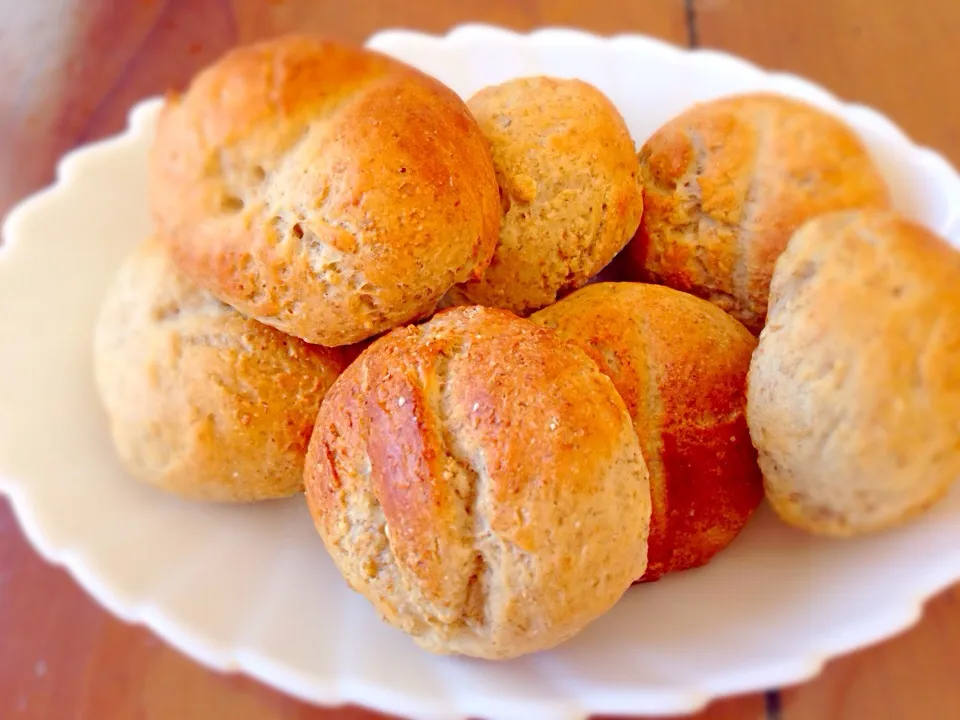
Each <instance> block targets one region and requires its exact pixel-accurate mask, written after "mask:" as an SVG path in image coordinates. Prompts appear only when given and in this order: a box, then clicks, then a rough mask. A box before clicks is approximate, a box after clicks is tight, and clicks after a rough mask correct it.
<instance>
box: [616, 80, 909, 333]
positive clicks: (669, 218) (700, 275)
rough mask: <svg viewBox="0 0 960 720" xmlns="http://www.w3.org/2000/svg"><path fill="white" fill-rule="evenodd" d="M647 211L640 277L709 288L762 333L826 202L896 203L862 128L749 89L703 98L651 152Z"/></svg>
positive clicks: (842, 206) (643, 165)
mask: <svg viewBox="0 0 960 720" xmlns="http://www.w3.org/2000/svg"><path fill="white" fill-rule="evenodd" d="M639 158H640V171H641V178H642V182H643V194H644V214H643V218H642V220H641V223H640V228H639V230H638V232H637V236H636V238H635V239H634V240H633V242H632V243H631V244H630V246H629V249H628V251H627V253H626V255H627V259H628V262H629V265H630V267H631V268H632V274H633V277H635V278H637V279H641V280H648V281H652V282H657V283H661V284H664V285H668V286H670V287H674V288H677V289H678V290H683V291H685V292H690V293H693V294H694V295H698V296H700V297H702V298H704V299H706V300H709V301H710V302H713V303H715V304H716V305H718V306H719V307H721V308H722V309H723V310H726V311H727V312H729V313H730V314H732V315H733V316H734V317H736V318H737V319H738V320H740V321H741V322H742V323H743V324H744V325H746V326H747V327H748V328H749V329H750V330H751V331H753V332H754V333H759V332H760V329H761V328H762V327H763V323H764V319H765V317H766V312H767V293H768V288H769V284H770V276H771V273H772V272H773V265H774V262H775V261H776V259H777V256H778V255H779V254H780V253H781V252H782V251H783V249H784V247H786V244H787V240H788V239H789V237H790V235H791V234H792V233H793V231H794V230H796V229H797V227H799V226H800V225H801V224H802V223H803V222H805V221H806V220H808V219H810V218H813V217H816V216H817V215H820V214H822V213H825V212H831V211H838V210H847V209H859V208H874V209H884V208H887V207H888V206H889V203H890V198H889V191H888V189H887V187H886V184H885V182H884V180H883V178H882V176H881V175H880V172H879V170H878V169H877V167H876V166H875V165H874V162H873V160H872V159H871V157H870V155H869V153H868V152H867V150H866V148H865V146H864V145H863V143H862V142H861V141H860V139H859V138H858V137H857V135H856V134H855V133H854V132H853V130H851V129H850V128H848V127H847V126H846V125H845V124H844V123H843V122H842V121H841V120H839V119H837V118H835V117H833V116H832V115H829V114H828V113H826V112H824V111H822V110H819V109H817V108H815V107H813V106H810V105H807V104H805V103H803V102H800V101H798V100H793V99H790V98H787V97H783V96H778V95H773V94H763V93H761V94H748V95H738V96H733V97H728V98H722V99H719V100H714V101H710V102H705V103H701V104H698V105H695V106H694V107H692V108H691V109H689V110H687V111H686V112H684V113H682V114H680V115H679V116H677V117H676V118H674V119H672V120H670V121H669V122H668V123H666V124H665V125H664V126H663V127H661V128H660V129H659V130H657V132H656V133H654V134H653V136H651V137H650V139H649V140H647V142H646V143H645V144H644V145H643V147H642V149H641V150H640V155H639Z"/></svg>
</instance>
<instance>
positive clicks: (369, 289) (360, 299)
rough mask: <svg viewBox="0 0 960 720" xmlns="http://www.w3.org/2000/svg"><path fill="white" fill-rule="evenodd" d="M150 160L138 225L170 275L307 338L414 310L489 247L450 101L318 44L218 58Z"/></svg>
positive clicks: (273, 45)
mask: <svg viewBox="0 0 960 720" xmlns="http://www.w3.org/2000/svg"><path fill="white" fill-rule="evenodd" d="M150 158H151V162H150V198H151V207H152V211H153V216H154V219H155V222H156V224H157V227H158V228H159V231H160V235H161V236H162V237H163V238H164V240H165V242H166V243H167V245H168V247H169V248H170V251H171V254H172V256H173V258H174V260H175V261H176V262H177V264H178V265H179V266H180V267H181V269H182V270H183V271H184V272H185V273H186V274H187V275H188V276H189V277H190V278H191V279H193V280H194V282H196V283H197V284H199V285H201V286H202V287H204V288H205V289H206V290H208V291H209V292H211V293H213V294H214V295H215V296H216V297H217V298H219V299H220V300H222V301H223V302H226V303H228V304H230V305H232V306H234V307H235V308H237V309H238V310H240V311H241V312H242V313H244V314H245V315H248V316H251V317H254V318H256V319H258V320H260V321H261V322H264V323H266V324H269V325H272V326H274V327H277V328H279V329H281V330H283V331H284V332H287V333H289V334H292V335H296V336H298V337H301V338H303V339H305V340H307V341H309V342H314V343H319V344H323V345H330V346H333V345H345V344H351V343H355V342H358V341H360V340H363V339H365V338H368V337H371V336H373V335H375V334H377V333H379V332H382V331H384V330H387V329H390V328H393V327H395V326H396V325H398V324H401V323H403V322H407V321H410V320H414V319H417V318H420V317H422V316H425V315H428V314H429V313H431V312H432V311H433V309H434V307H435V306H436V303H437V301H438V300H439V299H440V298H441V297H442V295H443V294H444V293H445V292H446V291H447V290H448V289H449V288H450V287H451V286H452V285H454V284H455V283H457V282H461V281H464V280H467V279H469V278H472V277H476V276H478V275H479V274H480V273H482V271H483V270H484V268H485V267H486V266H487V264H488V263H489V261H490V257H491V255H492V253H493V249H494V245H495V244H496V240H497V233H498V230H499V223H500V205H499V199H498V194H497V185H496V177H495V175H494V171H493V165H492V161H491V158H490V153H489V150H488V148H487V146H486V143H485V141H484V139H483V136H482V135H481V133H480V130H479V128H478V127H477V125H476V123H475V121H474V120H473V118H472V117H471V115H470V113H469V111H468V110H467V108H466V106H465V105H464V103H463V102H462V101H461V100H460V99H459V98H458V97H457V96H456V94H455V93H453V91H451V90H450V89H449V88H447V87H445V86H444V85H442V84H441V83H440V82H438V81H436V80H434V79H432V78H430V77H428V76H426V75H424V74H423V73H420V72H419V71H417V70H414V69H413V68H411V67H409V66H407V65H404V64H402V63H400V62H398V61H396V60H393V59H391V58H388V57H386V56H384V55H380V54H377V53H374V52H371V51H368V50H363V49H359V48H352V47H349V46H344V45H339V44H337V43H334V42H330V41H326V40H323V39H320V38H315V37H310V36H296V35H295V36H286V37H281V38H278V39H272V40H267V41H264V42H261V43H256V44H252V45H248V46H244V47H241V48H238V49H236V50H233V51H231V52H229V53H227V54H226V55H225V56H224V57H223V58H221V59H220V60H219V61H218V62H216V63H215V64H213V65H212V66H210V67H209V68H207V69H206V70H204V71H203V72H201V73H200V74H199V75H197V77H196V78H195V79H194V80H193V82H192V83H191V85H190V87H189V88H188V89H187V90H186V92H185V93H184V94H182V95H171V96H170V97H169V98H168V99H167V102H166V104H165V106H164V108H163V110H162V112H161V115H160V119H159V122H158V126H157V133H156V138H155V141H154V145H153V148H152V151H151V156H150Z"/></svg>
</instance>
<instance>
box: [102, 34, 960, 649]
mask: <svg viewBox="0 0 960 720" xmlns="http://www.w3.org/2000/svg"><path fill="white" fill-rule="evenodd" d="M149 170H150V173H149V179H150V206H151V209H152V213H153V218H154V224H155V228H154V234H153V237H152V238H151V239H149V240H146V241H145V242H143V243H142V244H140V245H139V246H138V247H137V249H136V250H135V251H134V252H133V253H132V254H131V256H130V258H129V259H128V260H127V261H126V262H125V263H124V264H123V266H122V267H121V268H120V270H119V271H118V273H117V276H116V278H115V281H114V283H113V284H112V286H111V287H110V288H109V289H108V291H107V293H106V297H105V299H104V303H103V307H102V311H101V315H100V319H99V323H98V326H97V329H96V337H95V340H94V344H95V358H94V359H95V374H96V381H97V388H98V390H99V393H100V396H101V399H102V401H103V405H104V408H105V410H106V413H107V417H108V422H109V426H110V434H111V438H112V440H113V443H114V445H115V448H116V451H117V455H118V457H119V458H120V460H121V462H122V463H123V465H124V467H126V469H127V470H128V471H129V473H130V474H131V475H132V476H133V477H135V478H137V479H139V480H141V481H143V482H144V483H146V484H149V485H151V486H154V487H157V488H160V489H163V490H165V491H168V492H171V493H174V494H177V495H180V496H182V497H185V498H190V499H196V500H208V501H221V502H224V501H232V502H237V501H254V500H268V499H273V498H282V497H286V496H289V495H295V494H297V493H299V492H301V491H302V490H304V489H305V497H306V502H307V505H308V507H309V511H310V513H311V515H312V518H313V521H314V523H315V525H316V528H317V531H318V533H319V536H320V539H319V540H318V542H317V545H318V548H319V546H320V545H321V544H322V545H323V546H325V547H326V549H327V551H328V552H329V554H330V556H331V557H332V559H333V561H334V563H335V565H336V566H337V568H338V569H339V570H340V572H341V573H342V575H343V577H344V579H345V581H346V582H347V583H348V584H349V585H350V586H351V587H352V588H354V589H355V590H356V591H357V592H359V593H360V594H361V595H362V596H364V597H365V598H366V599H367V600H369V601H370V602H371V603H372V605H373V606H374V607H375V608H376V610H377V611H378V612H379V613H380V614H381V616H382V617H383V618H384V619H385V620H386V621H387V622H388V623H390V624H391V625H393V626H394V627H396V628H399V629H400V630H402V631H404V632H406V633H409V634H410V635H411V636H412V637H413V638H414V640H415V641H416V642H417V643H418V644H419V645H420V646H422V647H423V648H426V649H427V650H430V651H433V652H439V653H457V654H463V655H468V656H473V657H478V658H489V659H503V658H513V657H517V656H519V655H523V654H525V653H530V652H534V651H538V650H544V649H547V648H551V647H553V646H555V645H557V644H558V643H561V642H564V641H565V640H567V639H569V638H571V637H572V636H573V635H575V634H576V633H578V632H579V631H581V630H582V629H583V628H585V627H587V626H588V625H589V624H590V623H592V622H593V621H595V620H596V619H597V618H599V617H600V616H601V615H603V614H604V613H605V612H607V611H608V610H609V609H610V608H611V607H613V606H614V604H615V603H616V602H617V601H618V600H619V599H620V597H621V596H622V595H623V594H624V592H625V591H626V590H627V589H628V588H629V587H630V585H631V584H632V583H634V582H636V581H652V580H656V579H658V578H660V577H661V576H663V575H665V574H668V573H671V572H676V571H680V570H685V569H689V568H695V567H697V566H700V565H704V564H705V563H708V562H710V561H711V559H712V558H714V557H715V556H716V555H717V553H719V552H720V551H721V550H723V549H724V548H726V547H728V546H729V545H730V544H731V543H732V542H733V540H734V539H735V538H736V537H737V536H738V534H739V533H740V532H741V530H742V529H743V528H744V526H745V525H746V523H747V521H748V519H749V518H750V516H751V514H752V513H753V511H754V510H755V508H756V507H757V505H758V504H759V503H760V501H761V499H762V497H763V493H764V490H765V491H766V494H767V496H768V497H769V498H770V501H771V504H772V505H773V507H774V509H775V510H776V511H777V512H778V513H779V514H780V516H781V517H783V518H784V519H785V520H786V521H787V522H789V523H792V524H794V525H796V526H799V527H801V528H805V529H807V530H809V531H812V532H816V533H822V534H830V535H853V534H857V533H862V532H868V531H873V530H878V529H882V528H887V527H890V526H892V525H894V524H896V523H899V522H902V521H903V520H905V519H906V518H909V517H912V516H914V515H916V514H917V513H919V512H920V511H921V510H923V509H924V508H926V507H928V506H929V505H930V504H931V503H933V502H934V501H935V500H936V499H937V498H939V497H941V496H942V495H943V494H944V493H945V492H946V489H947V488H948V487H949V486H950V484H951V483H952V482H953V480H954V479H956V477H957V476H958V475H960V361H958V358H960V259H958V257H960V256H958V255H957V254H956V253H954V252H953V251H952V250H950V249H949V248H947V247H946V245H945V244H944V243H943V242H942V241H940V240H939V239H938V238H936V237H934V236H932V235H931V234H930V233H929V232H927V231H925V230H923V229H922V228H919V227H918V226H916V225H914V224H912V223H910V222H907V221H905V220H903V219H902V218H899V217H897V216H895V215H893V214H891V213H890V212H889V211H887V210H886V208H887V206H888V204H889V198H888V192H887V188H886V186H885V184H884V181H883V179H882V178H881V176H880V174H879V172H878V171H877V169H876V167H875V166H874V164H873V162H872V160H871V158H870V156H869V154H868V152H867V151H866V149H865V148H864V146H863V144H862V143H861V142H860V140H859V139H858V138H857V137H856V135H855V134H854V133H853V132H852V131H851V130H850V129H848V128H847V127H846V126H844V125H843V124H842V123H841V122H840V121H839V120H837V119H835V118H833V117H831V116H830V115H828V114H826V113H824V112H823V111H821V110H818V109H815V108H813V107H810V106H808V105H805V104H803V103H800V102H798V101H795V100H790V99H787V98H783V97H777V96H773V95H769V94H759V95H758V94H754V95H744V96H737V97H732V98H725V99H719V100H716V101H712V102H709V103H703V104H701V105H698V106H695V107H694V108H691V109H690V110H688V111H686V112H684V113H682V114H681V115H679V116H678V117H676V118H674V119H673V120H671V121H670V122H668V123H667V124H666V125H664V126H663V127H662V128H661V129H660V130H658V131H657V132H656V133H655V134H654V135H653V136H652V137H651V138H649V139H648V140H647V141H646V143H645V144H644V146H643V148H642V150H641V151H640V153H639V156H638V155H637V153H636V148H635V146H634V142H633V140H632V139H631V137H630V134H629V132H628V130H627V125H626V123H625V122H624V119H623V118H622V117H621V116H620V114H619V112H618V111H617V109H616V108H615V107H614V105H613V104H612V103H611V102H610V101H609V99H608V98H606V97H605V96H604V95H603V94H602V93H601V92H600V91H599V90H597V89H596V88H594V87H592V86H590V85H588V84H586V83H584V82H582V81H579V80H561V79H555V78H548V77H535V78H519V79H516V80H512V81H509V82H506V83H503V84H501V85H498V86H495V87H491V88H486V89H484V90H482V91H481V92H479V93H477V94H476V95H475V96H474V97H472V98H471V99H470V100H469V106H468V104H465V103H464V102H463V101H461V100H460V99H459V98H458V97H457V96H456V95H455V94H454V93H453V91H451V90H450V89H449V88H447V87H445V86H444V85H442V84H441V83H439V82H438V81H436V80H434V79H432V78H430V77H428V76H427V75H425V74H423V73H422V72H420V71H418V70H415V69H413V68H411V67H409V66H407V65H405V64H403V63H401V62H398V61H396V60H393V59H390V58H388V57H386V56H383V55H380V54H378V53H374V52H370V51H367V50H363V49H359V48H352V47H349V46H345V45H341V44H338V43H334V42H330V41H328V40H324V39H320V38H315V37H309V36H288V37H282V38H276V39H272V40H268V41H265V42H262V43H258V44H255V45H251V46H247V47H242V48H239V49H237V50H234V51H232V52H230V53H227V54H226V55H225V56H224V57H222V58H221V59H220V60H218V61H217V62H215V63H214V64H213V65H211V66H210V67H209V68H207V69H206V70H204V71H203V72H201V73H200V74H199V75H198V76H197V77H196V78H195V79H194V81H193V82H192V83H191V84H190V86H189V87H188V88H187V89H186V90H185V91H184V92H183V93H181V94H177V93H174V94H171V95H170V96H169V97H168V99H167V102H166V104H165V106H164V108H163V111H162V113H161V116H160V118H159V122H158V125H157V130H156V137H155V142H154V145H153V148H152V151H151V155H150V168H149ZM631 238H632V241H631ZM791 238H792V239H791ZM628 242H629V243H630V244H629V247H628V249H627V251H626V252H625V253H624V254H623V255H622V256H621V257H622V261H623V267H624V268H625V269H626V270H627V271H628V273H629V274H630V276H631V277H633V278H634V279H639V280H644V281H648V282H653V283H656V284H648V285H644V284H639V283H606V282H600V283H598V282H596V279H597V275H598V273H601V272H604V271H605V269H607V270H609V265H610V263H611V261H612V260H613V258H614V256H615V255H617V253H619V252H620V251H621V249H622V248H624V246H625V245H626V244H627V243H628ZM778 258H779V259H778ZM771 277H772V284H771ZM590 282H593V283H594V284H592V285H588V286H587V287H584V285H587V283H590ZM664 286H666V287H664ZM768 291H769V305H768ZM697 296H699V297H697ZM440 305H454V306H456V307H453V308H452V309H447V310H444V311H443V312H441V313H438V314H436V315H434V312H435V310H436V308H437V307H438V306H440ZM527 315H530V316H531V318H532V320H528V319H524V317H523V316H527ZM417 323H421V324H417ZM765 323H766V327H765V328H764V324H765ZM761 329H762V332H761ZM750 331H753V333H760V339H759V345H758V344H757V341H756V340H755V339H754V336H753V335H752V334H751V332H750ZM359 344H362V346H363V350H362V353H361V347H360V345H359ZM748 371H749V376H748ZM758 458H759V463H758ZM761 469H762V471H763V472H762V475H761ZM305 571H308V570H306V569H305ZM641 591H642V590H641Z"/></svg>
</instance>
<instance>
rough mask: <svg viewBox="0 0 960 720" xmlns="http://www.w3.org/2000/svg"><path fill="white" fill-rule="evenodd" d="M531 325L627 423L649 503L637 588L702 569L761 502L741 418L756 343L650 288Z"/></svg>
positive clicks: (700, 305)
mask: <svg viewBox="0 0 960 720" xmlns="http://www.w3.org/2000/svg"><path fill="white" fill-rule="evenodd" d="M531 320H533V321H534V322H536V323H538V324H540V325H544V326H546V327H550V328H553V329H555V330H556V331H557V332H558V333H559V334H560V336H561V337H564V338H566V339H568V340H570V341H572V342H574V343H576V344H577V345H579V346H580V347H582V348H583V349H584V350H585V351H586V352H587V353H588V354H589V355H590V357H592V358H593V359H594V360H595V361H596V362H597V364H598V365H599V367H600V369H601V370H602V371H603V372H604V373H606V374H607V376H609V377H610V379H611V380H613V384H614V386H615V387H616V388H617V390H618V392H619V393H620V396H621V397H622V398H623V399H624V401H625V402H626V404H627V409H628V410H629V412H630V415H631V417H632V418H633V426H634V428H635V430H636V431H637V436H638V437H639V438H640V447H641V448H642V449H643V455H644V458H645V459H646V461H647V467H648V468H649V470H650V489H651V497H652V501H653V511H652V514H651V518H650V539H649V553H648V557H647V570H646V572H645V574H644V575H643V577H642V578H641V579H642V580H644V581H650V580H656V579H657V578H659V577H660V576H661V575H663V574H665V573H668V572H673V571H676V570H684V569H686V568H692V567H697V566H699V565H703V564H705V563H707V562H709V561H710V559H711V558H712V557H713V556H714V555H716V553H718V552H719V551H720V550H723V549H724V548H725V547H726V546H727V545H729V544H730V543H731V542H732V541H733V539H734V538H735V537H736V536H737V535H738V534H739V532H740V530H741V529H742V528H743V527H744V525H745V524H746V522H747V520H748V519H749V517H750V515H751V514H752V513H753V511H754V510H755V509H756V507H757V506H758V505H759V504H760V501H761V500H762V499H763V480H762V478H761V477H760V469H759V467H758V466H757V454H756V451H755V450H754V449H753V445H751V444H750V435H749V433H748V431H747V422H746V417H745V414H744V410H745V407H744V406H745V404H746V398H745V394H744V393H745V384H746V379H747V369H748V367H749V365H750V355H751V353H752V352H753V349H754V347H755V346H756V340H755V339H754V338H753V336H752V335H751V334H750V333H749V332H748V331H747V330H746V328H744V327H743V325H741V324H740V323H738V322H737V321H736V320H734V319H733V318H732V317H730V316H729V315H727V314H726V313H724V312H723V311H721V310H720V309H718V308H717V307H715V306H713V305H711V304H710V303H708V302H706V301H704V300H700V299H699V298H696V297H694V296H692V295H687V294H686V293H681V292H678V291H676V290H671V289H670V288H665V287H661V286H658V285H639V284H635V283H600V284H596V285H589V286H588V287H585V288H583V289H582V290H578V291H577V292H575V293H573V294H572V295H570V296H568V297H566V298H565V299H563V300H561V301H560V302H558V303H556V304H555V305H551V306H550V307H548V308H544V309H543V310H541V311H540V312H538V313H535V314H534V315H533V316H531Z"/></svg>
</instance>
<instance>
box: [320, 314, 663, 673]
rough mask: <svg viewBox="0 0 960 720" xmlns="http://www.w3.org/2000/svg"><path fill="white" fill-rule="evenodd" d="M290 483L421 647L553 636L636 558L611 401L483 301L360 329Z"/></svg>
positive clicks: (621, 419) (638, 528)
mask: <svg viewBox="0 0 960 720" xmlns="http://www.w3.org/2000/svg"><path fill="white" fill-rule="evenodd" d="M305 481H306V489H307V499H308V503H309V505H310V509H311V512H312V514H313V517H314V520H315V522H316V524H317V528H318V530H319V532H320V534H321V536H322V538H323V540H324V543H325V544H326V546H327V549H328V550H329V551H330V554H331V556H332V557H333V559H334V561H335V562H336V564H337V566H338V567H339V568H340V570H341V572H342V573H343V575H344V576H345V578H346V579H347V581H348V582H349V583H350V584H351V586H352V587H353V588H354V589H356V590H358V591H359V592H361V593H362V594H363V595H364V596H366V597H367V598H368V599H369V600H370V601H371V602H372V603H373V604H374V606H375V607H376V608H377V610H378V611H379V612H380V613H381V614H382V615H383V617H384V618H385V619H386V620H387V621H388V622H390V623H391V624H393V625H394V626H396V627H399V628H400V629H402V630H404V631H406V632H408V633H410V634H411V635H413V636H414V638H415V639H416V641H417V642H418V643H419V644H420V645H422V646H423V647H425V648H426V649H428V650H431V651H434V652H442V653H461V654H466V655H472V656H477V657H486V658H506V657H514V656H517V655H521V654H524V653H527V652H532V651H535V650H540V649H545V648H548V647H552V646H554V645H556V644H558V643H560V642H562V641H564V640H566V639H568V638H569V637H571V636H572V635H573V634H575V633H576V632H578V631H579V630H580V629H582V628H583V627H584V626H585V625H586V624H587V623H589V622H590V621H592V620H593V619H595V618H596V617H598V616H599V615H600V614H602V613H603V612H605V611H606V610H608V609H609V608H610V607H611V606H612V605H613V604H614V603H615V602H616V601H617V600H618V599H619V598H620V596H621V595H622V594H623V592H624V591H625V590H626V589H627V587H628V586H629V585H630V582H631V580H632V579H633V578H634V577H636V576H637V575H639V574H640V573H642V571H643V568H644V566H645V564H646V538H647V526H648V521H649V513H650V498H649V485H648V477H647V470H646V466H645V464H644V461H643V458H642V456H641V453H640V448H639V444H638V442H637V439H636V436H635V434H634V432H633V429H632V427H631V424H630V419H629V416H628V414H627V412H626V409H625V407H624V405H623V401H622V400H621V399H620V397H619V396H618V395H617V393H616V391H615V389H614V388H613V385H612V384H611V383H610V381H609V380H608V379H607V378H606V377H605V376H604V375H603V374H602V373H601V372H600V371H599V370H598V369H597V367H596V365H595V363H593V361H591V360H590V359H589V358H588V357H587V356H586V355H585V354H583V353H582V352H580V351H579V350H577V349H576V348H574V347H572V346H568V345H567V344H565V343H564V342H563V341H562V340H560V339H559V338H557V337H556V336H555V335H554V334H553V333H551V332H549V331H546V330H544V329H542V328H539V327H537V326H535V325H533V324H532V323H529V322H528V321H525V320H521V319H519V318H517V317H515V316H513V315H511V314H510V313H507V312H503V311H499V310H489V309H484V308H456V309H453V310H449V311H446V312H444V313H441V314H439V315H437V316H436V317H435V318H434V319H433V320H431V321H430V322H428V323H426V324H425V325H422V326H419V327H406V328H402V329H398V330H395V331H393V332H392V333H390V334H389V335H387V336H386V337H385V338H382V339H381V340H378V341H377V342H375V343H374V344H373V345H372V346H371V347H370V348H369V349H368V350H367V351H365V352H364V354H363V355H362V356H361V357H360V359H359V360H358V361H357V362H356V363H355V364H354V365H352V366H351V367H350V369H348V371H347V372H346V373H345V374H344V375H343V376H341V378H340V379H339V380H338V381H337V382H336V383H335V385H334V387H333V388H332V390H331V391H330V393H329V395H328V396H327V398H326V400H325V402H324V404H323V408H322V410H321V412H320V414H319V416H318V418H317V426H316V429H315V432H314V436H313V439H312V441H311V445H310V451H309V454H308V460H307V465H306V473H305Z"/></svg>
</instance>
